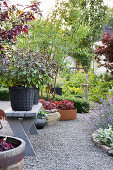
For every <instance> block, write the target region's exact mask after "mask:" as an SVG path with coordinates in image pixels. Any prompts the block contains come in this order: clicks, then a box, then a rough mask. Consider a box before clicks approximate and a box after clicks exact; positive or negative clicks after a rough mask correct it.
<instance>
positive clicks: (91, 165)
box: [0, 102, 113, 170]
mask: <svg viewBox="0 0 113 170" xmlns="http://www.w3.org/2000/svg"><path fill="white" fill-rule="evenodd" d="M9 105H10V103H9V102H0V107H1V109H3V110H6V109H7V108H8V107H9ZM91 114H92V113H87V114H79V113H78V114H77V119H76V120H70V121H59V122H58V123H57V124H54V125H52V126H46V127H45V128H44V129H40V130H38V135H37V136H36V135H29V138H30V141H31V143H32V145H33V148H34V150H35V152H36V157H25V159H24V168H23V169H24V170H113V157H110V156H108V155H107V153H104V152H103V151H102V150H101V149H99V148H98V147H96V146H95V145H94V143H93V142H92V141H91V134H92V133H93V129H92V128H91V124H90V121H89V117H90V115H91ZM3 125H4V128H3V129H2V130H1V131H0V135H1V134H2V135H13V133H12V130H11V129H10V127H9V125H8V123H6V122H5V123H4V122H3Z"/></svg>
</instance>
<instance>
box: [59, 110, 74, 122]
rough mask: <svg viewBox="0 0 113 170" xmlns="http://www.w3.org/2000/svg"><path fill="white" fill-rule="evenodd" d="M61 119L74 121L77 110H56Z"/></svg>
mask: <svg viewBox="0 0 113 170" xmlns="http://www.w3.org/2000/svg"><path fill="white" fill-rule="evenodd" d="M57 111H58V112H59V113H60V115H61V117H60V120H73V119H76V117H77V109H73V110H60V109H59V110H57Z"/></svg>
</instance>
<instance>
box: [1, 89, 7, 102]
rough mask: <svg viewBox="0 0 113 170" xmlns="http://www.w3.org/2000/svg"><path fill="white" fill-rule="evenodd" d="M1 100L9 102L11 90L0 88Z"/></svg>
mask: <svg viewBox="0 0 113 170" xmlns="http://www.w3.org/2000/svg"><path fill="white" fill-rule="evenodd" d="M0 100H1V101H9V89H8V88H0Z"/></svg>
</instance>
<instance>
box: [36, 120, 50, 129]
mask: <svg viewBox="0 0 113 170" xmlns="http://www.w3.org/2000/svg"><path fill="white" fill-rule="evenodd" d="M46 124H47V120H46V118H42V119H39V118H36V119H35V126H36V128H37V129H43V128H44V126H46Z"/></svg>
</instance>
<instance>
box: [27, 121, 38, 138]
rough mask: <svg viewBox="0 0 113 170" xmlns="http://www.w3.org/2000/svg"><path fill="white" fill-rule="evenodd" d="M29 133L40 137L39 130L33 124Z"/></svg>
mask: <svg viewBox="0 0 113 170" xmlns="http://www.w3.org/2000/svg"><path fill="white" fill-rule="evenodd" d="M29 132H30V134H31V135H38V131H37V128H36V126H35V124H34V123H33V124H32V126H31V128H30V130H29Z"/></svg>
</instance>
